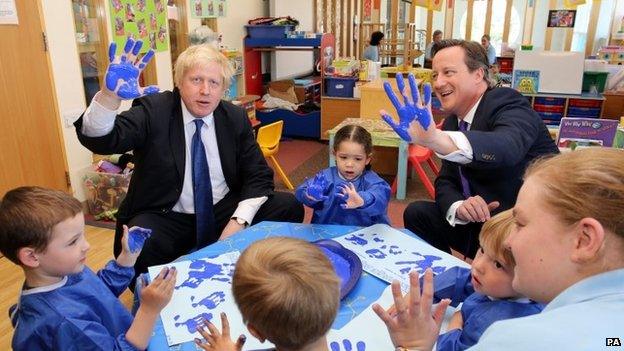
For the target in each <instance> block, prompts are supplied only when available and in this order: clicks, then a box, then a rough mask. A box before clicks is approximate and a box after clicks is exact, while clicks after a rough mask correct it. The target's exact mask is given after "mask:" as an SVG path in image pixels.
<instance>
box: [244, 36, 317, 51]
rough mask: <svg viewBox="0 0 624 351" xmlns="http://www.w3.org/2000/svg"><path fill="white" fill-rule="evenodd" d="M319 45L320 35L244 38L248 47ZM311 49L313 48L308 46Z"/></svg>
mask: <svg viewBox="0 0 624 351" xmlns="http://www.w3.org/2000/svg"><path fill="white" fill-rule="evenodd" d="M320 45H321V37H317V38H249V37H247V38H245V46H246V47H248V48H260V47H297V46H301V47H310V46H312V47H317V46H320ZM310 49H313V48H310Z"/></svg>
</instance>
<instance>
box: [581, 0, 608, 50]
mask: <svg viewBox="0 0 624 351" xmlns="http://www.w3.org/2000/svg"><path fill="white" fill-rule="evenodd" d="M600 2H601V1H600V0H594V1H593V2H592V8H591V13H590V14H589V23H588V27H587V40H586V41H585V56H590V55H592V54H594V53H593V52H592V49H593V48H594V38H595V37H596V27H597V26H598V15H599V14H600ZM609 28H611V26H609ZM609 32H611V31H609Z"/></svg>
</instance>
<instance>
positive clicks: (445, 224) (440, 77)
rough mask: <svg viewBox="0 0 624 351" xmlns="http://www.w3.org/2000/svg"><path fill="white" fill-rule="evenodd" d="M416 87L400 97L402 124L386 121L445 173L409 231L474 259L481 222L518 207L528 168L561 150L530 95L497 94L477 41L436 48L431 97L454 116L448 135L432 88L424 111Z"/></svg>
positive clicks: (414, 210)
mask: <svg viewBox="0 0 624 351" xmlns="http://www.w3.org/2000/svg"><path fill="white" fill-rule="evenodd" d="M415 86H416V85H415V83H414V84H413V86H412V94H413V95H412V96H413V97H412V98H411V99H409V98H407V101H406V103H405V105H402V104H401V103H400V102H398V100H397V99H396V97H394V100H393V104H394V105H395V107H397V110H398V112H399V115H403V116H401V117H402V118H401V123H400V124H394V122H393V121H392V120H391V119H388V117H384V119H386V121H388V123H390V124H391V125H392V126H393V127H394V128H395V130H397V132H399V134H401V132H403V135H407V134H409V137H411V141H413V142H415V143H417V144H420V145H423V146H425V147H428V148H430V149H432V150H433V151H435V152H436V153H437V155H438V156H439V157H440V158H441V159H442V169H441V171H440V174H439V175H438V177H437V179H436V181H435V190H436V199H435V202H431V201H416V202H413V203H411V204H410V205H409V206H408V207H407V208H406V209H405V212H404V213H403V220H404V223H405V227H406V228H408V229H410V230H411V231H413V232H414V233H416V234H418V235H419V236H420V237H422V238H423V239H424V240H426V241H427V242H428V243H430V244H432V245H433V246H435V247H437V248H439V249H441V250H444V251H447V252H450V249H451V248H453V249H455V250H457V251H459V252H462V253H463V254H464V255H466V256H468V257H474V255H475V253H476V251H477V249H478V237H479V235H478V234H479V231H480V229H481V226H482V224H483V222H485V221H486V220H488V219H489V218H490V216H491V215H492V213H493V212H498V211H503V210H506V209H509V208H511V207H513V206H514V204H515V202H516V197H517V194H518V190H519V189H520V186H521V184H522V176H523V173H524V170H525V168H526V166H527V164H528V163H529V162H531V161H532V160H534V159H535V158H537V157H540V156H543V155H548V154H554V153H558V149H557V147H556V145H555V143H554V141H553V140H552V138H551V137H550V134H549V133H548V129H547V128H546V126H545V125H544V123H543V122H542V120H541V118H540V117H539V115H538V114H537V113H536V112H535V111H533V109H532V108H531V105H530V104H529V102H528V100H527V99H526V98H525V97H524V96H522V95H521V94H519V93H518V92H516V91H515V90H512V89H508V88H492V87H493V82H491V80H490V77H489V71H488V61H487V53H486V52H485V49H483V47H482V46H481V45H479V44H478V43H476V42H470V41H464V40H442V41H440V42H439V43H438V44H436V47H435V49H434V53H433V90H434V91H435V93H436V96H437V97H438V99H440V102H441V103H442V109H443V110H444V111H445V112H447V113H449V114H450V115H449V117H447V118H446V119H445V121H444V124H443V127H442V131H441V130H438V129H436V128H435V125H434V123H433V121H432V119H431V112H430V111H431V108H430V104H429V99H430V94H431V92H430V88H429V91H428V90H427V88H425V94H424V95H425V97H424V104H422V103H420V102H419V101H418V91H417V89H414V88H415ZM414 90H416V93H415V94H414ZM390 92H391V91H390ZM405 94H407V92H406V93H405ZM389 96H390V94H389ZM405 96H407V95H405ZM390 98H391V100H392V99H393V96H390ZM404 99H405V98H404ZM413 100H415V103H414V102H413ZM383 114H385V111H382V115H383ZM409 115H412V117H411V118H412V119H411V120H408V119H409ZM414 116H416V118H414ZM423 121H425V122H426V123H423ZM414 122H417V123H414Z"/></svg>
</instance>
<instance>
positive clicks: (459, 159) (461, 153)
mask: <svg viewBox="0 0 624 351" xmlns="http://www.w3.org/2000/svg"><path fill="white" fill-rule="evenodd" d="M442 133H445V134H446V135H448V136H449V138H451V140H453V143H455V146H457V148H458V149H459V150H457V151H453V152H451V153H450V154H447V155H440V154H439V153H437V152H436V155H437V156H438V157H439V158H441V159H443V160H447V161H451V162H455V163H459V164H462V165H465V164H467V163H470V162H472V145H470V142H469V141H468V138H466V135H465V134H464V133H462V132H454V131H453V132H451V131H442Z"/></svg>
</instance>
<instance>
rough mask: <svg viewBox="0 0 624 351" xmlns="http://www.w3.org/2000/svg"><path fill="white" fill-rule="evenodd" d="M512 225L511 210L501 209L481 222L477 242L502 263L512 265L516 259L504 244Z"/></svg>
mask: <svg viewBox="0 0 624 351" xmlns="http://www.w3.org/2000/svg"><path fill="white" fill-rule="evenodd" d="M513 226H514V218H513V211H512V210H507V211H503V212H501V213H499V214H497V215H495V216H493V217H492V218H490V219H489V220H488V221H487V222H485V223H484V224H483V227H481V232H480V233H479V244H480V245H481V247H483V248H485V249H487V250H488V251H489V252H492V254H493V255H494V256H495V257H496V259H497V260H502V261H503V263H505V264H507V265H509V266H514V265H515V264H516V261H515V260H514V258H513V255H512V254H511V251H509V249H507V248H506V247H505V245H504V242H505V239H507V237H508V236H509V234H511V231H512V230H513Z"/></svg>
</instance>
